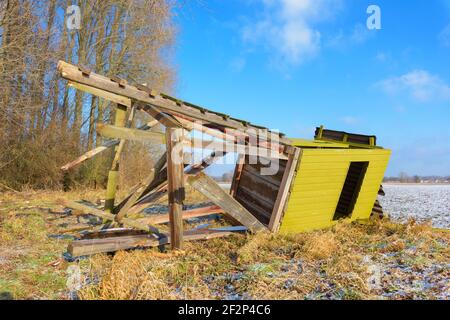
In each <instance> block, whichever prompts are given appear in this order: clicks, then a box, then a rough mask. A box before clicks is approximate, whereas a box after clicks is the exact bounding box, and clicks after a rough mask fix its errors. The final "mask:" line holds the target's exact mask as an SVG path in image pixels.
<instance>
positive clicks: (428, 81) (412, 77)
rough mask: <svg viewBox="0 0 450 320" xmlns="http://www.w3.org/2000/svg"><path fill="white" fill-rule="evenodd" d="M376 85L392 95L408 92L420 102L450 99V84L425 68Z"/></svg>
mask: <svg viewBox="0 0 450 320" xmlns="http://www.w3.org/2000/svg"><path fill="white" fill-rule="evenodd" d="M376 87H378V88H381V89H382V90H383V91H384V92H386V93H388V94H392V95H395V94H399V93H407V94H408V95H409V96H410V97H411V98H412V99H413V100H416V101H419V102H428V101H432V100H448V99H450V86H449V85H448V84H447V83H445V82H444V81H443V80H442V79H441V78H439V77H438V76H436V75H433V74H430V73H429V72H428V71H425V70H414V71H411V72H409V73H406V74H404V75H402V76H399V77H392V78H388V79H385V80H383V81H380V82H378V83H377V84H376Z"/></svg>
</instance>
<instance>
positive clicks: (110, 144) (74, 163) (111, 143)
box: [61, 120, 159, 171]
mask: <svg viewBox="0 0 450 320" xmlns="http://www.w3.org/2000/svg"><path fill="white" fill-rule="evenodd" d="M158 123H159V122H158V121H156V120H153V121H150V122H148V123H147V124H145V125H143V126H141V127H139V128H138V129H140V130H150V129H152V128H153V127H154V126H156V125H157V124H158ZM119 144H120V140H111V141H107V142H105V143H104V144H103V145H102V146H99V147H97V148H94V149H92V150H89V151H88V152H86V153H85V154H83V155H81V156H79V157H78V158H76V159H75V160H73V161H71V162H69V163H67V164H65V165H64V166H62V167H61V170H63V171H68V170H69V169H72V168H73V167H75V166H77V165H79V164H81V163H83V162H84V161H86V160H88V159H90V158H92V157H94V156H96V155H98V154H100V153H102V152H103V151H105V150H108V149H109V148H112V147H115V146H117V145H119Z"/></svg>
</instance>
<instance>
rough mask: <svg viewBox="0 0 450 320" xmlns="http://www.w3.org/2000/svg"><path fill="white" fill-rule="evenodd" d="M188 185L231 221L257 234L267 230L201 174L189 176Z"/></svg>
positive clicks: (213, 182)
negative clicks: (218, 208) (228, 216)
mask: <svg viewBox="0 0 450 320" xmlns="http://www.w3.org/2000/svg"><path fill="white" fill-rule="evenodd" d="M188 183H189V184H190V185H191V186H192V187H193V188H195V189H196V190H197V191H199V192H200V193H202V194H203V195H204V196H206V197H207V198H208V199H210V200H211V201H212V202H214V203H215V204H216V205H218V206H220V207H221V208H222V209H223V210H224V211H225V212H226V213H227V214H228V215H230V216H231V217H232V218H233V219H235V220H237V221H239V222H240V223H241V224H242V225H244V226H246V227H247V228H249V230H250V231H253V232H258V231H264V230H267V228H266V227H265V226H264V225H263V224H262V223H261V222H259V221H258V220H257V219H256V218H255V217H254V216H253V215H252V214H251V213H250V212H249V211H248V210H247V209H245V208H244V207H243V206H242V205H241V204H240V203H239V202H238V201H236V200H235V199H234V198H233V197H231V196H230V195H229V194H228V193H226V192H225V191H224V190H223V189H222V188H221V187H220V186H219V185H218V184H217V183H216V182H215V181H214V180H212V179H211V178H210V177H208V176H207V175H205V174H204V173H203V172H201V173H199V174H197V175H196V176H190V177H189V178H188Z"/></svg>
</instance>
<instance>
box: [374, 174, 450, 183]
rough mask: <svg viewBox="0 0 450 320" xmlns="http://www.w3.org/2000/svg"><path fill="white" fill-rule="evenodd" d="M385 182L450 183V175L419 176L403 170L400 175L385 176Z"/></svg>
mask: <svg viewBox="0 0 450 320" xmlns="http://www.w3.org/2000/svg"><path fill="white" fill-rule="evenodd" d="M383 182H395V183H449V182H450V176H419V175H413V176H409V175H408V174H406V173H404V172H402V173H400V174H399V175H398V177H385V178H384V179H383Z"/></svg>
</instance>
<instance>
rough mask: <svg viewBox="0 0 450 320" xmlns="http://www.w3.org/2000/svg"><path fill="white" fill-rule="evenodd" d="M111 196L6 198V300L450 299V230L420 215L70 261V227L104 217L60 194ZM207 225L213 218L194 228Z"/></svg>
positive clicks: (1, 222)
mask: <svg viewBox="0 0 450 320" xmlns="http://www.w3.org/2000/svg"><path fill="white" fill-rule="evenodd" d="M102 195H103V192H102V191H98V192H87V191H85V192H82V193H81V194H80V193H72V194H71V193H69V194H62V193H48V192H47V193H46V192H39V193H36V192H30V193H22V194H3V195H0V299H41V298H46V299H74V298H77V299H200V298H201V299H449V298H450V285H449V280H448V279H449V278H450V274H449V270H450V268H449V267H450V252H449V242H450V234H449V233H448V232H443V231H438V230H434V229H432V228H431V227H430V226H428V225H419V224H417V223H414V222H412V221H409V222H408V223H405V224H396V223H392V222H389V221H384V222H374V223H373V224H370V225H359V224H347V223H340V224H338V225H337V226H336V227H334V228H331V229H328V230H322V231H316V232H311V233H303V234H299V235H295V236H281V235H270V234H260V235H257V236H252V235H248V236H243V235H236V236H233V237H230V238H226V239H213V240H211V241H203V242H192V243H187V244H186V248H185V251H183V252H177V253H173V252H160V251H158V250H157V249H150V250H134V251H127V252H118V253H116V254H109V255H107V254H99V255H95V256H92V257H86V258H82V259H77V260H75V261H72V260H67V259H65V257H66V256H65V255H64V252H65V250H66V248H67V244H68V243H69V242H70V241H71V239H73V238H75V237H77V232H75V231H73V232H68V230H70V228H71V227H72V226H73V225H74V224H76V225H77V226H78V225H80V223H84V224H87V223H91V224H92V225H93V226H94V227H95V224H96V223H98V221H96V218H94V217H91V218H92V220H91V221H90V219H89V217H83V218H82V219H77V218H76V217H74V216H72V215H70V214H67V211H66V210H64V208H61V207H59V206H57V205H55V203H56V202H57V201H56V200H57V199H58V198H61V197H66V198H69V199H79V198H82V199H86V200H88V201H91V202H97V200H99V199H101V196H102ZM190 198H191V200H193V201H194V200H195V201H194V202H195V203H197V202H198V201H199V200H201V199H199V197H198V196H192V195H190ZM198 223H204V222H199V221H192V222H190V223H189V224H186V228H190V227H192V226H193V225H196V224H198ZM214 223H218V224H220V223H221V221H216V222H214Z"/></svg>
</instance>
